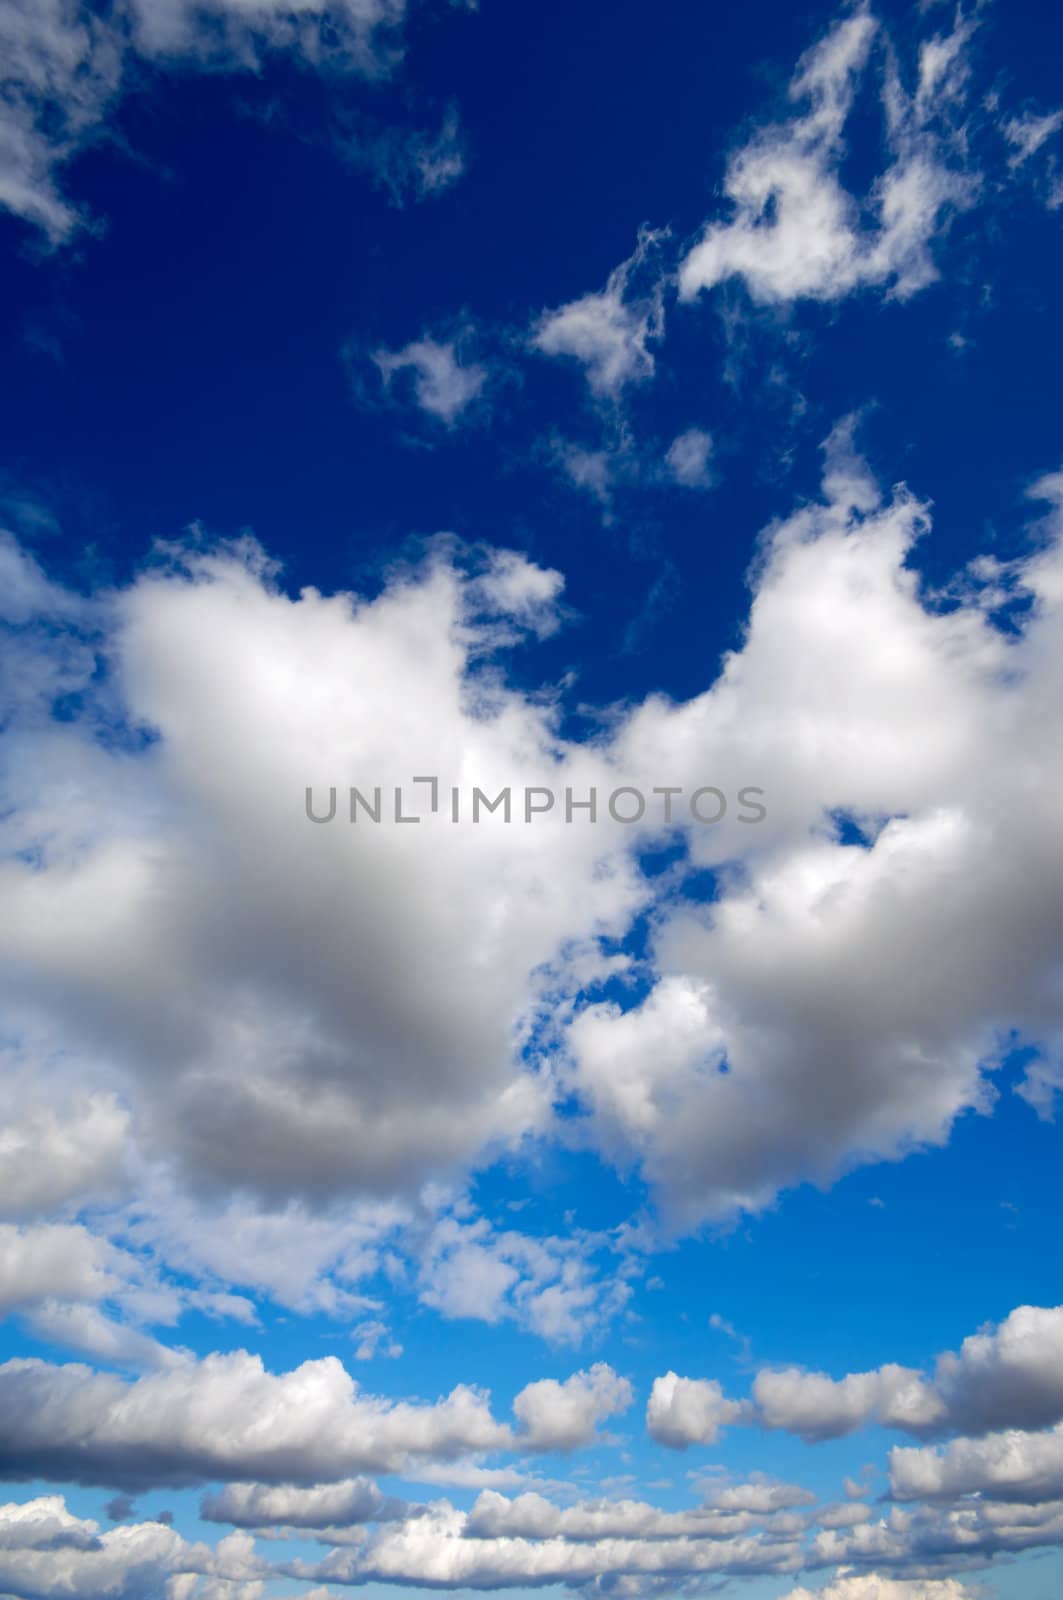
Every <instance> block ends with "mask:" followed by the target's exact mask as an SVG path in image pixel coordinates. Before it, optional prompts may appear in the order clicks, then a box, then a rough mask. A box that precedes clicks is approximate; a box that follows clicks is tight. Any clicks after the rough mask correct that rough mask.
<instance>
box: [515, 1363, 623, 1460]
mask: <svg viewBox="0 0 1063 1600" xmlns="http://www.w3.org/2000/svg"><path fill="white" fill-rule="evenodd" d="M632 1399H633V1392H632V1388H631V1384H630V1383H629V1382H628V1380H627V1379H626V1378H621V1377H620V1376H618V1374H617V1373H615V1372H614V1371H613V1369H612V1367H610V1366H608V1365H607V1364H606V1363H605V1362H604V1361H598V1362H596V1363H595V1365H594V1366H593V1367H590V1368H589V1369H588V1371H586V1372H575V1373H573V1374H572V1376H571V1377H570V1378H566V1379H565V1380H564V1382H558V1380H557V1379H556V1378H540V1379H539V1380H538V1381H537V1382H535V1383H529V1384H528V1385H527V1387H526V1388H524V1389H522V1390H521V1391H520V1393H519V1394H518V1395H517V1397H516V1399H515V1400H514V1402H513V1414H514V1416H516V1418H517V1419H518V1421H519V1422H520V1424H521V1427H522V1429H523V1433H522V1436H521V1437H522V1439H523V1441H524V1442H525V1443H526V1444H527V1445H528V1446H529V1447H530V1448H531V1449H534V1450H579V1449H582V1448H584V1447H585V1446H586V1445H589V1444H591V1443H593V1441H594V1439H595V1437H596V1433H597V1428H598V1424H599V1423H600V1422H604V1421H605V1420H606V1419H607V1418H608V1417H612V1416H616V1415H617V1413H618V1412H621V1411H626V1410H627V1408H628V1406H630V1404H631V1401H632Z"/></svg>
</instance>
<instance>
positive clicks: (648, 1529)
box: [465, 1482, 815, 1540]
mask: <svg viewBox="0 0 1063 1600" xmlns="http://www.w3.org/2000/svg"><path fill="white" fill-rule="evenodd" d="M728 1495H730V1496H731V1498H728ZM814 1499H815V1496H814V1495H812V1494H809V1493H808V1491H807V1490H804V1489H799V1488H797V1487H796V1486H795V1485H793V1484H781V1483H767V1482H764V1483H749V1484H735V1485H732V1486H731V1487H730V1490H726V1491H723V1492H722V1493H721V1495H719V1496H716V1497H714V1498H713V1499H712V1500H710V1501H709V1502H707V1503H706V1504H705V1505H703V1506H698V1507H697V1508H696V1509H694V1510H692V1511H662V1510H660V1509H659V1508H658V1507H657V1506H652V1505H647V1504H645V1503H644V1502H642V1501H638V1500H611V1499H610V1500H605V1499H601V1500H588V1501H580V1502H578V1503H577V1504H576V1505H571V1506H564V1507H562V1506H558V1505H555V1504H554V1503H553V1502H552V1501H550V1500H547V1499H546V1498H545V1497H544V1496H543V1495H541V1494H535V1493H529V1494H521V1495H517V1496H516V1498H515V1499H512V1500H507V1499H506V1498H505V1496H504V1495H500V1494H497V1493H495V1492H494V1491H492V1490H487V1491H485V1492H484V1493H483V1494H481V1495H480V1496H479V1498H478V1499H477V1501H476V1504H475V1505H474V1506H473V1508H472V1510H471V1512H470V1513H469V1518H468V1522H467V1524H466V1527H465V1536H466V1538H472V1539H498V1538H518V1539H555V1538H563V1539H572V1540H595V1539H676V1538H682V1539H686V1538H690V1539H697V1538H704V1539H724V1538H731V1537H734V1536H736V1535H739V1534H746V1533H749V1532H750V1530H751V1529H753V1528H755V1527H756V1526H757V1525H758V1524H761V1523H765V1524H766V1525H768V1526H774V1527H775V1528H776V1529H777V1531H779V1532H781V1533H783V1534H785V1535H787V1536H792V1534H793V1533H794V1531H795V1525H794V1524H793V1523H792V1522H791V1521H790V1520H788V1519H786V1518H782V1519H779V1518H778V1516H777V1514H778V1513H780V1512H785V1511H787V1510H789V1509H791V1508H793V1507H794V1506H806V1505H808V1504H810V1503H811V1502H812V1501H813V1500H814Z"/></svg>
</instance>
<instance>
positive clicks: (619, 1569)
mask: <svg viewBox="0 0 1063 1600" xmlns="http://www.w3.org/2000/svg"><path fill="white" fill-rule="evenodd" d="M631 1512H632V1526H631V1527H630V1529H629V1531H628V1532H626V1533H624V1534H620V1535H618V1536H616V1537H604V1538H600V1539H599V1538H588V1539H572V1540H568V1539H565V1538H562V1537H560V1536H550V1535H547V1536H545V1537H543V1538H536V1537H509V1536H502V1535H500V1536H490V1537H486V1536H479V1535H477V1536H473V1537H469V1528H470V1525H472V1526H475V1523H474V1518H475V1516H476V1512H475V1511H474V1512H472V1513H466V1512H462V1511H458V1510H456V1509H455V1508H454V1507H453V1506H451V1505H450V1504H449V1503H448V1502H447V1501H445V1500H444V1501H440V1502H437V1503H436V1504H435V1505H433V1506H430V1507H429V1508H427V1510H426V1512H425V1514H424V1515H423V1516H420V1517H418V1518H416V1519H413V1520H411V1521H407V1522H404V1523H401V1524H396V1525H394V1526H391V1527H384V1528H381V1529H379V1530H378V1531H377V1532H376V1533H375V1534H374V1535H373V1536H372V1537H371V1539H370V1540H369V1542H368V1543H367V1544H366V1546H365V1547H364V1549H362V1550H359V1551H357V1552H352V1553H348V1552H346V1551H340V1550H337V1551H334V1552H333V1553H332V1554H331V1555H330V1556H328V1557H327V1558H326V1560H325V1561H323V1562H320V1563H317V1564H308V1563H305V1562H292V1563H290V1564H289V1565H288V1566H287V1567H286V1568H285V1570H286V1572H287V1573H288V1574H289V1575H290V1576H293V1577H300V1578H303V1579H304V1580H306V1581H318V1582H333V1583H341V1584H343V1583H369V1582H377V1583H408V1584H429V1585H431V1586H432V1587H435V1588H447V1589H453V1588H462V1587H469V1588H476V1589H505V1588H519V1587H523V1586H526V1585H539V1584H547V1583H565V1584H567V1585H569V1586H570V1587H573V1588H577V1587H581V1586H583V1585H585V1584H587V1583H592V1582H595V1583H602V1582H604V1581H607V1580H610V1579H616V1578H618V1577H621V1576H625V1575H631V1576H633V1577H639V1578H643V1579H652V1578H654V1577H667V1578H669V1579H670V1580H672V1581H673V1582H674V1580H675V1577H676V1575H677V1574H682V1575H684V1576H687V1575H689V1576H697V1575H704V1576H723V1575H730V1574H743V1573H746V1574H748V1573H760V1572H786V1571H794V1570H796V1568H797V1566H798V1565H799V1562H800V1555H799V1546H798V1544H797V1542H796V1540H795V1538H794V1536H793V1534H792V1533H791V1534H790V1535H785V1534H782V1533H779V1532H775V1533H771V1532H769V1533H766V1534H757V1533H753V1534H747V1535H737V1536H734V1537H718V1538H717V1537H709V1538H704V1537H701V1538H697V1537H674V1538H663V1539H653V1538H643V1537H641V1536H640V1534H639V1533H638V1531H637V1526H638V1518H639V1516H640V1515H641V1508H639V1507H637V1506H635V1507H632V1508H631Z"/></svg>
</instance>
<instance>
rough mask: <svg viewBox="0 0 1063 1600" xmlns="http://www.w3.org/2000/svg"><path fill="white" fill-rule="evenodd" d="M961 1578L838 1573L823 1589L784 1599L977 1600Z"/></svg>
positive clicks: (797, 1591) (794, 1591)
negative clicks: (891, 1576) (883, 1576)
mask: <svg viewBox="0 0 1063 1600" xmlns="http://www.w3.org/2000/svg"><path fill="white" fill-rule="evenodd" d="M976 1594H977V1591H976V1590H975V1589H972V1588H971V1587H970V1585H969V1584H966V1583H961V1582H960V1581H959V1579H958V1578H882V1577H879V1576H878V1575H877V1574H875V1573H867V1574H864V1575H859V1574H855V1575H851V1576H848V1577H840V1576H839V1577H838V1578H836V1579H835V1580H834V1582H833V1583H828V1584H827V1586H826V1588H823V1589H791V1590H790V1592H789V1594H787V1595H785V1596H784V1597H783V1600H976Z"/></svg>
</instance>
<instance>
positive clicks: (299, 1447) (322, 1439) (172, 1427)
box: [0, 1351, 512, 1493]
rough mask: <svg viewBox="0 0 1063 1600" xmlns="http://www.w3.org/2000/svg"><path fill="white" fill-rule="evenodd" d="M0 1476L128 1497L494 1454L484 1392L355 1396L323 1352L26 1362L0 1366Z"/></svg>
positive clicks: (495, 1429) (507, 1434)
mask: <svg viewBox="0 0 1063 1600" xmlns="http://www.w3.org/2000/svg"><path fill="white" fill-rule="evenodd" d="M0 1418H2V1420H3V1443H2V1445H0V1475H2V1476H5V1477H8V1478H11V1477H17V1478H30V1477H35V1476H44V1477H49V1478H52V1479H54V1480H57V1481H60V1482H63V1481H65V1482H77V1483H98V1484H105V1485H108V1486H110V1487H115V1488H121V1489H126V1490H128V1491H129V1492H130V1493H137V1492H139V1491H142V1490H144V1489H146V1488H148V1487H150V1486H152V1485H154V1486H157V1487H175V1488H176V1487H181V1486H187V1485H195V1484H199V1483H203V1482H206V1481H208V1480H210V1479H212V1478H223V1479H224V1478H229V1479H238V1480H248V1479H258V1480H261V1481H262V1482H265V1483H274V1484H278V1483H300V1482H302V1483H304V1484H305V1483H314V1482H318V1483H334V1482H336V1480H337V1479H341V1478H346V1477H348V1476H349V1475H350V1474H351V1472H352V1471H354V1472H359V1471H370V1472H377V1471H379V1472H394V1471H399V1470H401V1469H402V1468H403V1467H404V1466H405V1465H406V1464H407V1463H408V1462H410V1461H417V1460H418V1459H438V1460H446V1459H449V1458H452V1457H457V1456H461V1455H463V1454H470V1453H472V1454H475V1453H478V1452H482V1451H487V1450H495V1449H502V1448H506V1447H507V1446H508V1445H509V1444H510V1442H511V1439H512V1434H511V1431H510V1429H509V1428H508V1426H506V1425H505V1424H502V1423H498V1422H496V1421H495V1420H494V1418H493V1417H492V1416H491V1413H490V1407H489V1404H488V1399H487V1397H486V1396H485V1395H484V1394H482V1393H480V1392H479V1391H477V1390H473V1389H469V1388H466V1387H463V1386H460V1385H459V1386H458V1387H457V1388H455V1389H454V1390H452V1392H451V1393H450V1394H449V1395H448V1396H447V1397H446V1398H445V1399H443V1400H440V1401H439V1402H437V1403H436V1404H434V1405H425V1404H411V1403H410V1402H407V1401H395V1402H393V1401H388V1400H383V1399H379V1398H377V1397H375V1396H372V1395H367V1394H364V1393H363V1392H362V1391H361V1390H360V1388H359V1386H358V1385H357V1384H356V1383H355V1382H354V1380H353V1379H352V1378H351V1377H350V1376H349V1374H348V1373H347V1372H346V1371H345V1370H344V1368H343V1367H342V1365H341V1364H340V1362H339V1361H337V1360H336V1358H335V1357H334V1356H327V1357H324V1358H322V1359H321V1360H318V1361H306V1362H304V1363H303V1364H302V1365H301V1366H299V1367H297V1368H295V1369H294V1370H293V1371H291V1372H288V1373H283V1374H280V1375H274V1374H272V1373H269V1372H267V1371H266V1370H265V1368H264V1367H263V1364H262V1362H261V1360H260V1359H259V1358H258V1357H257V1356H253V1355H249V1354H248V1353H247V1352H246V1351H235V1352H233V1353H231V1354H214V1355H209V1356H206V1357H204V1358H203V1359H202V1360H201V1361H197V1360H192V1359H191V1358H188V1359H185V1360H184V1361H182V1362H179V1363H178V1364H176V1365H174V1366H172V1367H170V1368H168V1369H167V1370H165V1371H162V1372H156V1373H150V1374H148V1375H147V1376H144V1377H140V1378H137V1379H136V1380H135V1381H133V1382H127V1381H126V1380H123V1379H121V1378H117V1377H114V1376H112V1375H111V1374H108V1373H102V1372H92V1371H91V1370H90V1369H89V1368H87V1367H83V1366H51V1365H49V1364H48V1363H47V1362H44V1361H39V1360H36V1359H26V1360H15V1361H8V1362H6V1363H5V1364H4V1365H3V1366H0Z"/></svg>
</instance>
